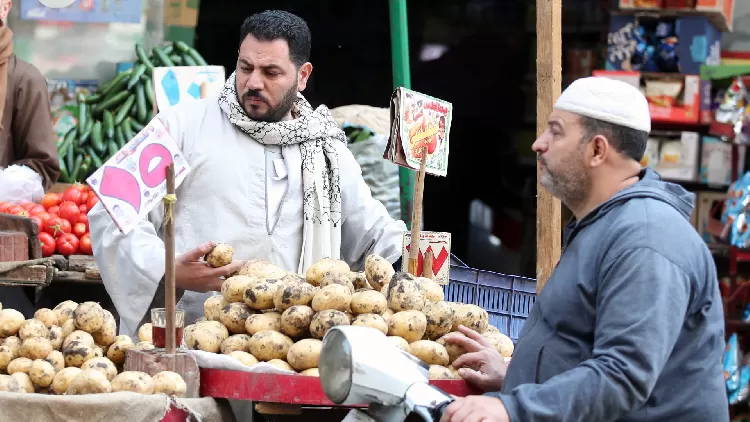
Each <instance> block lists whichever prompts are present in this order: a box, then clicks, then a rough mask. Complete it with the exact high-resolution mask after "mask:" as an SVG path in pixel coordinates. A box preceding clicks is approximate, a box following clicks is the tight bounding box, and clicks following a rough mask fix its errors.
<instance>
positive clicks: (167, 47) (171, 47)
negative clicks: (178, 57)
mask: <svg viewBox="0 0 750 422" xmlns="http://www.w3.org/2000/svg"><path fill="white" fill-rule="evenodd" d="M161 49H162V51H163V52H164V54H166V55H167V56H169V55H171V54H172V53H173V52H174V45H172V44H167V45H165V46H163V47H162V48H161Z"/></svg>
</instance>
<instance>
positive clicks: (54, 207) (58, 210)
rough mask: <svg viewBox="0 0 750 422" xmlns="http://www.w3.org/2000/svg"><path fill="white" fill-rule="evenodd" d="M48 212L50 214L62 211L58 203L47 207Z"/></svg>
mask: <svg viewBox="0 0 750 422" xmlns="http://www.w3.org/2000/svg"><path fill="white" fill-rule="evenodd" d="M47 212H48V213H50V214H57V213H58V212H60V207H59V206H57V205H54V206H51V207H49V208H47Z"/></svg>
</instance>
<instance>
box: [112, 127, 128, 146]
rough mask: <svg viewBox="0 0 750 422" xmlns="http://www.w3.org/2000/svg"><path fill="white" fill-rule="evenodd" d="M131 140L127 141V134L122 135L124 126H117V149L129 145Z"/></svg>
mask: <svg viewBox="0 0 750 422" xmlns="http://www.w3.org/2000/svg"><path fill="white" fill-rule="evenodd" d="M129 140H130V139H127V140H126V139H125V134H124V133H122V126H117V128H116V129H115V142H117V146H118V148H117V149H121V148H123V147H124V146H125V144H127V143H128V141H129Z"/></svg>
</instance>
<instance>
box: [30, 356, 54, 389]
mask: <svg viewBox="0 0 750 422" xmlns="http://www.w3.org/2000/svg"><path fill="white" fill-rule="evenodd" d="M55 373H56V372H55V368H54V367H53V366H52V364H51V363H49V362H47V361H46V360H42V359H36V360H34V362H32V363H31V368H30V369H29V378H31V382H33V383H34V384H36V385H38V386H40V387H49V386H50V385H51V384H52V379H53V378H55Z"/></svg>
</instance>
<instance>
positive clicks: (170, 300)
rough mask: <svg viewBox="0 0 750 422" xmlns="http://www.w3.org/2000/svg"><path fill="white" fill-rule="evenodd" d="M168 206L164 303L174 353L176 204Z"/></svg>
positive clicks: (170, 190)
mask: <svg viewBox="0 0 750 422" xmlns="http://www.w3.org/2000/svg"><path fill="white" fill-rule="evenodd" d="M174 194H175V186H174V164H170V165H168V166H167V195H171V196H172V197H174ZM166 208H167V210H168V212H170V213H173V214H172V215H171V216H169V217H167V218H165V221H164V251H165V254H166V261H165V267H164V290H165V295H164V297H165V299H164V302H166V303H165V304H164V308H166V317H167V321H166V322H167V323H166V330H167V334H166V344H165V348H166V349H167V350H166V352H167V354H168V355H173V354H174V353H175V350H176V348H177V345H176V343H177V341H176V339H175V308H176V306H177V302H176V297H175V277H174V264H175V262H174V261H175V256H174V255H175V252H174V204H172V205H171V206H168V207H166ZM183 323H184V322H183Z"/></svg>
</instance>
